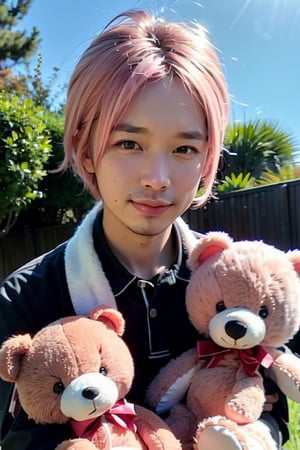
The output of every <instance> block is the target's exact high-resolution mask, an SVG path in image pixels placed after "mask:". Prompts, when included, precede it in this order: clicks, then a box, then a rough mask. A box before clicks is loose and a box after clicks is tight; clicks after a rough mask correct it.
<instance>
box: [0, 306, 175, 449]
mask: <svg viewBox="0 0 300 450" xmlns="http://www.w3.org/2000/svg"><path fill="white" fill-rule="evenodd" d="M123 331H124V320H123V317H122V315H121V314H120V313H119V312H118V311H116V310H114V309H110V308H106V307H98V308H96V309H95V310H93V311H92V313H91V314H90V316H89V317H83V316H72V317H68V318H64V319H61V320H58V321H56V322H54V323H52V324H50V325H48V326H46V327H45V328H43V329H42V330H41V331H39V332H38V333H37V334H36V335H35V336H34V337H33V338H32V337H31V336H30V335H29V334H26V335H18V336H14V337H11V338H9V339H8V340H7V341H6V342H4V343H3V345H2V347H1V350H0V376H1V377H2V378H3V379H4V380H6V381H10V382H15V383H16V387H17V391H18V395H19V400H20V403H21V405H22V407H23V408H24V410H25V411H26V412H27V414H28V416H29V417H30V418H32V419H34V420H35V421H36V422H37V423H41V424H46V423H48V424H49V423H57V424H61V423H66V422H68V421H69V422H70V424H71V427H72V429H73V432H74V433H73V436H75V437H76V438H74V439H71V440H69V441H65V442H63V443H62V444H60V445H59V446H58V447H57V449H59V450H65V449H74V450H75V449H76V450H87V449H96V448H97V449H105V450H106V449H112V448H114V449H121V448H122V449H151V450H152V449H157V450H158V449H160V450H162V449H170V450H173V449H177V450H179V449H180V448H181V446H180V444H179V442H178V441H177V439H175V437H174V435H173V434H172V432H171V431H170V430H169V428H168V427H167V426H166V424H165V422H164V421H163V420H162V419H160V418H159V417H158V416H157V415H156V414H154V413H153V412H151V411H149V410H147V409H145V408H143V407H140V406H137V405H135V406H134V405H132V404H129V403H127V402H126V400H125V399H124V398H125V396H126V394H127V393H128V391H129V388H130V386H131V383H132V380H133V375H134V366H133V361H132V357H131V355H130V353H129V350H128V347H127V346H126V344H125V343H124V341H123V339H122V338H121V335H122V334H123ZM70 437H71V435H70Z"/></svg>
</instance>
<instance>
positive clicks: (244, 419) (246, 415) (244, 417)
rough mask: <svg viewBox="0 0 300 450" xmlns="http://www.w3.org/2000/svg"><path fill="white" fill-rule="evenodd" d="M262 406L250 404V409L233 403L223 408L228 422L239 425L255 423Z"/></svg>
mask: <svg viewBox="0 0 300 450" xmlns="http://www.w3.org/2000/svg"><path fill="white" fill-rule="evenodd" d="M261 412H262V406H260V403H252V404H251V407H250V405H248V407H247V408H246V407H243V406H241V405H239V404H237V403H236V402H234V401H231V402H230V403H228V404H227V405H226V406H225V414H226V417H228V418H229V419H230V420H233V421H234V422H237V423H239V424H246V423H251V422H255V421H256V420H257V419H258V418H259V417H260V415H261Z"/></svg>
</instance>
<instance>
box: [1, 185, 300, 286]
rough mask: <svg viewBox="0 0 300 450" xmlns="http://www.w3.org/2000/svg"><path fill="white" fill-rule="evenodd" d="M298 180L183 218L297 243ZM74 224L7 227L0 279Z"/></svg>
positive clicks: (282, 244)
mask: <svg viewBox="0 0 300 450" xmlns="http://www.w3.org/2000/svg"><path fill="white" fill-rule="evenodd" d="M299 205H300V179H299V180H295V181H289V182H286V183H278V184H274V185H268V186H264V187H259V188H254V189H247V190H242V191H236V192H233V193H230V194H227V195H225V196H224V197H222V199H219V200H217V201H213V202H211V203H209V204H208V205H207V206H205V207H204V208H202V209H200V210H194V211H188V212H187V213H186V214H185V215H184V219H185V220H186V221H187V222H188V223H189V224H190V225H191V227H192V228H194V229H195V230H198V231H203V232H205V231H209V230H223V231H226V232H228V233H229V234H230V235H231V236H232V237H233V238H235V239H263V240H264V241H265V242H268V243H270V244H273V245H276V246H278V247H279V248H281V249H283V250H288V249H290V248H300V206H299ZM73 231H74V225H62V226H57V227H47V228H39V229H31V228H28V227H25V228H24V229H23V230H21V231H11V232H10V233H8V235H7V236H6V237H5V238H3V239H2V240H0V279H1V280H2V279H3V278H4V277H5V276H6V275H8V274H9V273H10V272H12V271H13V270H15V269H16V268H17V267H19V266H20V265H22V264H24V263H25V262H27V261H29V260H30V259H33V258H35V257H36V256H38V255H40V254H42V253H45V252H47V251H49V250H50V249H52V248H53V247H55V246H56V245H58V244H60V243H61V242H63V241H65V240H66V239H68V238H69V237H70V236H71V235H72V234H73Z"/></svg>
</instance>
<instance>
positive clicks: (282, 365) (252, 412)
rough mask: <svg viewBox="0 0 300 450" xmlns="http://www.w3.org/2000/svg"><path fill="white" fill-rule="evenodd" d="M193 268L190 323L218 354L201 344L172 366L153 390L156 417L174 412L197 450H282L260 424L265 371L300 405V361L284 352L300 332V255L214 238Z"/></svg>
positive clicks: (173, 420) (200, 247)
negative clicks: (161, 413) (299, 331)
mask: <svg viewBox="0 0 300 450" xmlns="http://www.w3.org/2000/svg"><path fill="white" fill-rule="evenodd" d="M189 264H190V267H191V269H192V271H193V273H192V276H191V280H190V283H189V285H188V288H187V294H186V305H187V309H188V313H189V317H190V320H191V322H192V323H193V325H194V326H195V327H196V329H197V330H198V331H199V332H200V333H201V334H203V335H205V336H206V338H207V341H208V342H209V345H212V346H213V348H212V349H207V348H206V346H207V342H205V343H203V342H200V343H199V344H198V347H197V349H198V351H197V349H191V350H190V351H188V352H186V353H184V354H183V355H182V356H180V357H179V358H177V359H176V360H173V361H171V362H170V363H169V364H168V365H167V366H166V367H165V368H163V369H162V370H161V372H160V373H159V374H158V376H157V377H156V378H155V379H154V381H153V383H152V384H151V385H150V387H149V390H148V393H147V398H148V401H149V403H150V405H152V406H153V407H155V408H156V411H159V412H162V411H167V410H168V409H170V411H171V413H170V417H169V419H168V424H169V425H170V427H171V429H173V430H174V432H175V433H176V435H177V437H178V438H180V439H181V441H182V443H184V444H185V446H186V448H191V447H192V444H191V442H192V438H193V437H194V448H195V449H205V450H206V449H210V448H216V449H218V450H222V449H226V450H227V449H233V450H250V449H255V450H259V449H263V450H274V449H276V446H275V443H274V441H273V440H272V438H271V435H270V433H269V430H268V428H266V427H265V426H264V424H263V423H261V422H260V421H258V419H259V417H260V415H261V413H262V411H263V406H264V402H265V393H264V388H263V379H262V376H261V374H260V372H259V367H260V366H263V367H265V370H266V372H267V373H268V376H269V377H270V378H272V379H273V380H274V381H275V382H276V383H277V384H278V385H279V387H280V388H281V390H282V391H283V392H284V393H285V394H286V395H287V396H288V397H290V398H291V399H293V400H295V401H297V402H300V393H299V388H300V360H299V359H298V358H297V357H296V356H294V355H293V354H291V353H290V352H289V351H287V352H283V351H281V350H278V349H277V347H278V346H280V345H282V344H285V343H287V342H288V341H289V340H290V339H291V338H292V337H293V336H294V334H295V333H296V332H297V331H298V329H299V326H300V280H299V273H300V251H297V250H294V251H291V252H287V253H285V252H283V251H280V250H279V249H277V248H274V247H273V246H270V245H267V244H265V243H263V242H261V241H236V242H234V241H233V240H232V239H231V238H230V237H229V236H228V235H227V234H225V233H221V232H212V233H208V235H207V236H206V237H204V238H203V239H201V240H200V241H199V243H198V244H197V246H196V247H195V249H194V250H193V252H192V254H191V256H190V259H189ZM210 340H211V341H210ZM215 344H217V345H215ZM231 349H233V350H234V352H231ZM249 355H250V360H251V361H249ZM256 358H257V360H256ZM243 360H245V362H243ZM249 362H251V363H253V362H254V364H253V365H251V364H249ZM183 398H184V401H182V400H183ZM229 441H230V443H229Z"/></svg>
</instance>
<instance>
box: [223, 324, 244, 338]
mask: <svg viewBox="0 0 300 450" xmlns="http://www.w3.org/2000/svg"><path fill="white" fill-rule="evenodd" d="M225 331H226V333H227V334H228V336H230V337H231V338H232V339H235V340H237V339H241V338H242V337H243V336H245V334H246V333H247V326H246V325H245V324H244V323H243V322H240V321H239V320H230V321H229V322H227V323H226V325H225Z"/></svg>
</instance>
